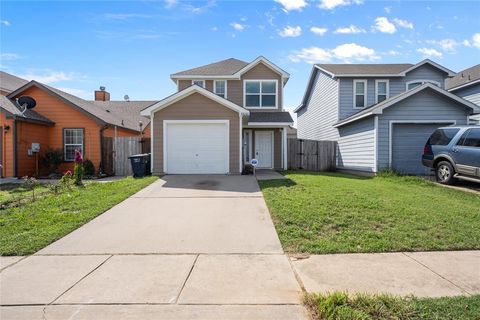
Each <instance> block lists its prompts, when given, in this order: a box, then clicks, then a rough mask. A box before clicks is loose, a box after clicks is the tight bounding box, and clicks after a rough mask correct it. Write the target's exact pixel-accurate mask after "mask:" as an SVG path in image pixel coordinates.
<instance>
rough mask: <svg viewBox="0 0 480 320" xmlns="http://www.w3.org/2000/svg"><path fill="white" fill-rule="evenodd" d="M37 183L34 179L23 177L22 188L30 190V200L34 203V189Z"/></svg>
mask: <svg viewBox="0 0 480 320" xmlns="http://www.w3.org/2000/svg"><path fill="white" fill-rule="evenodd" d="M38 185H39V183H38V181H37V179H35V178H34V177H28V176H25V177H23V186H24V187H25V189H30V190H32V200H33V201H35V189H36V188H37V187H38Z"/></svg>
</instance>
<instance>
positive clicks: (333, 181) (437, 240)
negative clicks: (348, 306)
mask: <svg viewBox="0 0 480 320" xmlns="http://www.w3.org/2000/svg"><path fill="white" fill-rule="evenodd" d="M286 177H287V178H288V180H269V181H259V183H260V186H261V188H262V191H263V194H264V196H265V200H266V202H267V205H268V207H269V209H270V213H271V215H272V218H273V221H274V223H275V227H276V229H277V232H278V235H279V237H280V240H281V242H282V244H283V247H284V249H285V250H286V251H288V252H307V253H340V252H342V253H345V252H387V251H423V250H457V249H458V250H459V249H480V195H477V194H473V193H468V192H463V191H458V190H453V189H450V188H445V187H441V186H438V185H435V184H434V183H432V182H429V181H425V180H423V179H420V178H416V177H399V176H388V175H385V176H377V177H375V178H364V177H358V176H352V175H347V174H340V173H308V172H287V173H286Z"/></svg>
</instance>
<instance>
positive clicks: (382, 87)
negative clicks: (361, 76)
mask: <svg viewBox="0 0 480 320" xmlns="http://www.w3.org/2000/svg"><path fill="white" fill-rule="evenodd" d="M388 91H389V88H388V80H375V103H379V102H382V101H383V100H387V99H388Z"/></svg>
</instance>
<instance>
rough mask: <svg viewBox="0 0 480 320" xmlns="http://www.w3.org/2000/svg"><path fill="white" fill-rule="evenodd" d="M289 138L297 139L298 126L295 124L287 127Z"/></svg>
mask: <svg viewBox="0 0 480 320" xmlns="http://www.w3.org/2000/svg"><path fill="white" fill-rule="evenodd" d="M287 138H288V139H297V128H295V127H294V126H288V128H287Z"/></svg>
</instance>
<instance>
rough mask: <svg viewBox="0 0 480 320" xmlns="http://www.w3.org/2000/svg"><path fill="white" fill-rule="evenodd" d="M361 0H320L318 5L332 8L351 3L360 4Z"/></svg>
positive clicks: (321, 7)
mask: <svg viewBox="0 0 480 320" xmlns="http://www.w3.org/2000/svg"><path fill="white" fill-rule="evenodd" d="M362 3H363V1H362V0H320V4H319V5H318V7H319V8H320V9H325V10H332V9H335V8H336V7H343V6H349V5H352V4H362Z"/></svg>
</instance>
